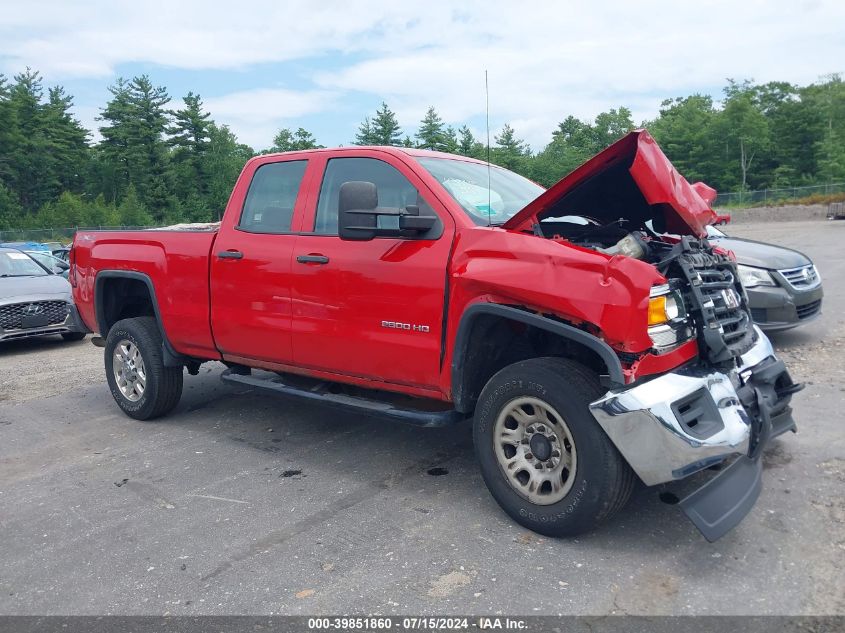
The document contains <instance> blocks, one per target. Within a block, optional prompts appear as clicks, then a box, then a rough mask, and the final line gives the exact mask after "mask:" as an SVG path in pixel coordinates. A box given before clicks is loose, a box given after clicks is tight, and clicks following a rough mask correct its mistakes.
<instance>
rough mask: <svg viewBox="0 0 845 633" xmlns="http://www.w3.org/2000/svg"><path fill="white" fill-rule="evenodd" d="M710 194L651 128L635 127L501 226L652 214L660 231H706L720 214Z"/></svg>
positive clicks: (636, 219)
mask: <svg viewBox="0 0 845 633" xmlns="http://www.w3.org/2000/svg"><path fill="white" fill-rule="evenodd" d="M696 187H698V188H696ZM710 191H712V190H710ZM713 193H715V192H713ZM701 194H705V195H704V196H702V195H701ZM706 194H707V192H706V191H705V190H704V189H703V188H702V187H701V185H700V184H699V183H697V184H696V185H695V186H693V185H691V184H690V183H688V182H687V181H686V179H685V178H684V177H683V176H681V175H680V174H679V173H678V171H677V170H676V169H675V168H674V167H673V166H672V163H670V162H669V159H668V158H666V155H665V154H664V153H663V151H662V150H661V149H660V148H659V147H658V146H657V143H656V142H655V141H654V139H653V138H652V137H651V135H650V134H649V133H648V132H646V131H645V130H635V131H633V132H631V133H629V134H627V135H625V136H624V137H622V138H621V139H620V140H618V141H617V142H615V143H614V144H613V145H611V146H610V147H608V148H607V149H605V150H604V151H602V152H600V153H599V154H596V155H595V156H594V157H593V158H591V159H590V160H588V161H587V162H586V163H584V164H583V165H581V166H580V167H578V168H577V169H576V170H575V171H573V172H571V173H570V174H569V175H567V176H564V177H563V178H562V179H561V180H559V181H558V182H557V183H555V184H554V185H552V187H550V188H549V189H547V190H546V191H545V192H544V193H543V194H541V195H540V196H539V197H537V198H535V199H534V200H533V201H532V202H530V203H529V204H528V205H527V206H526V207H525V208H523V209H522V210H521V211H519V212H518V213H517V214H515V215H514V216H513V217H512V218H511V219H509V220H508V221H507V222H505V224H504V225H503V226H504V228H506V229H511V230H530V229H531V227H532V226H533V225H534V224H535V223H537V222H538V221H542V220H544V219H546V218H556V217H563V216H567V215H579V216H586V217H591V218H594V219H595V220H597V221H599V222H600V223H602V224H605V223H609V222H613V221H615V220H619V219H620V218H624V219H625V220H628V221H629V222H633V223H636V224H644V223H645V222H647V221H649V220H651V221H652V222H653V223H654V229H655V230H656V231H657V232H659V233H663V232H668V233H674V234H678V235H696V236H698V237H705V236H706V227H707V225H708V224H712V223H713V222H714V221H715V219H716V214H715V212H714V211H713V210H712V209H711V208H710V203H709V201H708V200H707V199H705V198H710V196H709V195H706Z"/></svg>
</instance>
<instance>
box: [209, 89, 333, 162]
mask: <svg viewBox="0 0 845 633" xmlns="http://www.w3.org/2000/svg"><path fill="white" fill-rule="evenodd" d="M335 98H336V95H335V93H333V92H329V91H316V90H315V91H308V92H302V91H294V90H286V89H284V88H268V89H259V90H245V91H241V92H233V93H230V94H227V95H225V96H223V97H214V98H210V99H206V101H205V107H206V109H207V110H208V111H209V112H211V114H212V117H213V118H214V120H215V121H217V122H219V123H225V124H227V125H229V126H230V127H231V128H232V129H233V130H235V131H236V133H237V134H238V138H239V139H240V140H241V141H242V142H244V143H247V144H249V145H252V146H253V147H257V148H264V147H267V145H268V144H269V142H270V139H272V138H273V136H274V134H275V133H276V132H277V131H278V129H279V127H282V126H284V125H294V127H296V125H295V123H291V121H292V120H295V119H296V118H297V117H301V116H304V115H306V114H314V113H317V112H324V111H326V110H330V109H331V108H332V106H333V105H334V100H335Z"/></svg>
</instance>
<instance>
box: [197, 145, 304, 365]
mask: <svg viewBox="0 0 845 633" xmlns="http://www.w3.org/2000/svg"><path fill="white" fill-rule="evenodd" d="M308 166H309V161H308V160H302V159H300V160H296V159H295V158H294V159H286V160H279V158H278V157H272V158H268V159H266V160H263V161H262V160H259V161H256V162H255V163H252V164H249V165H248V167H247V168H246V169H245V171H244V174H243V176H242V177H241V178H240V179H239V180H238V184H237V185H236V188H235V191H234V192H233V194H232V200H231V201H230V203H229V206H228V208H227V211H226V216H225V217H224V220H223V223H222V225H221V227H220V231H219V233H218V236H217V239H216V240H215V242H214V245H213V247H212V249H213V250H212V252H211V254H210V259H211V264H210V271H209V272H210V279H211V328H212V332H213V334H214V341H215V344H216V345H217V348H218V349H219V350H220V352H221V353H222V355H223V358H224V359H225V360H230V361H233V362H244V361H255V360H259V361H266V362H275V363H286V362H290V360H291V303H290V300H291V294H290V293H291V256H292V254H293V247H294V243H295V241H296V234H295V228H296V227H297V224H296V223H297V222H298V221H299V220H300V219H301V215H302V211H301V210H302V209H303V208H304V206H305V200H306V197H307V196H306V194H305V192H306V191H307V187H305V186H303V183H305V182H306V180H307V178H306V177H307V174H308Z"/></svg>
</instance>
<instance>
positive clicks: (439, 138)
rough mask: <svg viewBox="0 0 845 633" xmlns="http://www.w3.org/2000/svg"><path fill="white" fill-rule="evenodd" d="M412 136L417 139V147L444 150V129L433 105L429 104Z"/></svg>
mask: <svg viewBox="0 0 845 633" xmlns="http://www.w3.org/2000/svg"><path fill="white" fill-rule="evenodd" d="M414 136H415V137H416V138H417V139H418V140H419V142H418V143H417V147H419V148H420V149H432V150H437V151H446V144H447V143H446V129H445V126H444V124H443V119H441V118H440V115H438V114H437V110H435V109H434V106H429V108H428V110H427V111H426V113H425V116H424V117H423V119H422V121H420V129H419V130H418V131H417V133H416V134H415V135H414Z"/></svg>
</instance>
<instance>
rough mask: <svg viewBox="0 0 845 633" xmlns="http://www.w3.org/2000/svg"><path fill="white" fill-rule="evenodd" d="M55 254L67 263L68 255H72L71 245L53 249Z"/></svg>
mask: <svg viewBox="0 0 845 633" xmlns="http://www.w3.org/2000/svg"><path fill="white" fill-rule="evenodd" d="M51 253H52V254H53V256H55V257H58V258H59V259H60V260H62V261H63V262H65V263H67V261H68V257H69V256H70V246H62V247H61V248H56V249H53V250H52V251H51Z"/></svg>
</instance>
